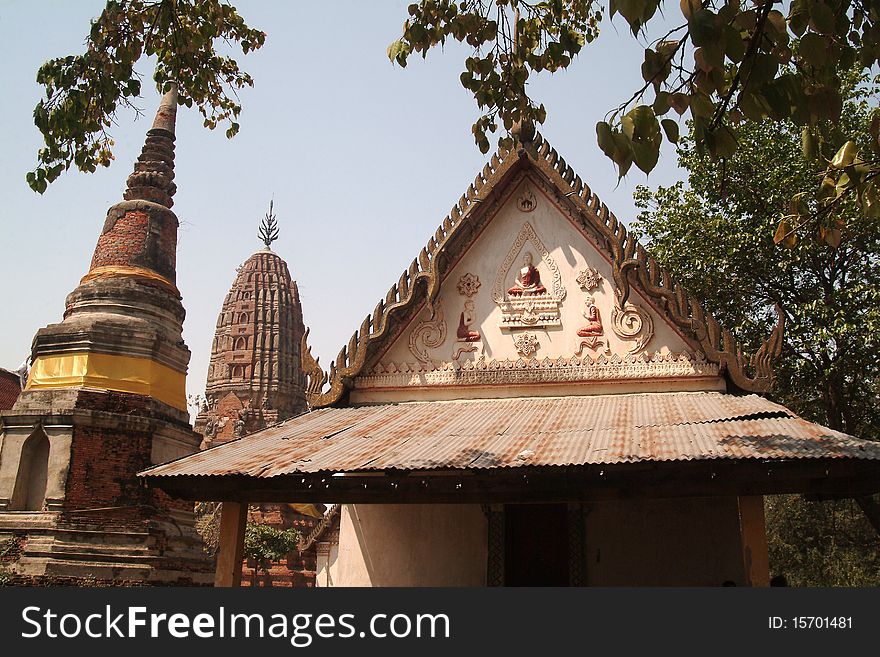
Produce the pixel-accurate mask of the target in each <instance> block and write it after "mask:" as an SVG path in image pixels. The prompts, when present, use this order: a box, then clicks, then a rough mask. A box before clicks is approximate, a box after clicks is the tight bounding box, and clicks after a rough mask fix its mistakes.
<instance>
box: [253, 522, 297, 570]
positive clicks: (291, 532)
mask: <svg viewBox="0 0 880 657" xmlns="http://www.w3.org/2000/svg"><path fill="white" fill-rule="evenodd" d="M301 538H302V535H301V534H300V533H299V532H298V531H297V530H296V529H293V528H290V529H275V528H274V527H270V526H269V525H264V524H259V523H253V522H249V523H248V524H247V528H246V529H245V532H244V556H245V558H246V559H253V560H254V562H255V563H256V565H257V568H258V569H260V570H262V571H263V572H268V571H269V567H270V565H271V563H272V562H273V561H279V560H281V559H284V558H285V557H287V555H288V554H291V553H292V552H296V550H297V543H299V541H300V539H301Z"/></svg>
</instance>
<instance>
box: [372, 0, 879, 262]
mask: <svg viewBox="0 0 880 657" xmlns="http://www.w3.org/2000/svg"><path fill="white" fill-rule="evenodd" d="M664 10H665V11H664ZM783 12H787V13H783ZM408 13H409V18H408V19H407V20H406V22H405V23H404V27H403V34H402V36H401V38H400V39H398V40H397V41H395V42H394V43H392V44H391V46H390V47H389V49H388V56H389V57H390V58H391V60H392V61H395V62H397V63H398V64H400V65H402V66H403V65H406V61H407V58H408V57H409V56H410V55H411V54H412V53H419V54H421V55H422V56H425V55H426V53H427V51H428V50H430V49H431V48H433V47H436V46H438V45H440V46H442V45H443V44H444V43H445V42H446V40H447V39H448V38H449V37H452V38H454V39H456V40H458V41H462V42H466V43H467V44H468V45H470V46H472V47H473V48H474V54H473V55H472V56H471V57H469V58H468V59H467V60H466V61H465V69H466V70H465V72H464V73H462V76H461V82H462V84H463V85H464V86H465V88H467V89H469V90H470V91H471V92H473V94H474V97H475V99H476V101H477V105H478V106H479V107H480V109H481V111H482V112H483V113H482V115H481V116H480V117H479V119H478V120H477V122H476V123H475V124H474V126H473V132H474V137H475V139H476V142H477V144H478V145H479V147H480V149H481V150H483V151H484V152H485V151H487V150H488V148H489V143H488V140H487V138H486V132H487V131H495V130H496V129H497V127H498V122H499V121H500V122H501V124H503V126H504V127H505V128H506V129H508V130H510V128H511V126H512V125H513V124H514V123H515V122H516V121H518V120H532V121H536V122H538V123H542V122H543V121H544V118H545V116H546V112H545V109H544V106H543V105H536V104H535V103H534V101H533V100H532V99H531V98H530V97H529V94H528V89H527V86H526V80H528V78H529V76H530V74H531V73H535V72H539V71H542V70H549V71H555V70H559V69H563V68H566V67H568V66H569V65H570V64H571V62H572V60H573V58H574V57H575V56H576V55H577V54H579V53H580V52H581V48H582V46H584V45H585V44H586V43H589V42H590V41H592V40H593V39H595V37H596V36H597V34H598V27H599V21H600V19H601V17H602V14H603V10H602V3H600V2H598V1H597V0H544V1H541V2H533V1H529V0H465V1H463V2H456V1H455V0H420V2H417V3H415V4H412V5H410V6H409V8H408ZM607 13H608V17H609V18H610V19H612V20H613V19H614V18H615V17H616V16H619V17H620V18H621V19H622V20H623V21H624V22H625V23H626V24H627V25H628V27H629V30H630V32H631V34H632V36H633V37H638V38H640V39H644V40H646V41H647V43H648V47H647V48H645V53H644V61H643V63H642V65H641V67H640V68H641V70H640V74H641V75H640V77H641V82H640V83H638V84H635V83H634V87H637V88H636V90H635V92H634V93H633V95H632V96H631V97H630V98H629V99H627V100H625V101H624V102H622V103H621V104H620V105H619V106H618V107H616V108H612V109H610V110H609V112H608V115H607V117H606V120H605V121H601V122H599V123H598V124H597V126H596V135H597V141H598V144H599V147H600V148H601V149H602V151H603V152H604V153H605V154H606V155H607V156H608V157H609V158H610V159H611V160H613V161H614V163H615V164H616V165H617V167H618V171H619V174H620V175H621V176H623V175H625V174H626V173H627V172H628V171H629V169H630V167H631V166H632V165H633V164H635V165H636V166H637V167H638V168H639V169H641V170H642V171H644V172H646V173H647V172H650V171H651V170H652V169H653V168H654V167H655V166H656V164H657V161H658V158H659V155H660V146H661V143H662V141H663V138H664V136H665V138H666V139H667V140H668V141H669V142H672V143H675V142H677V140H678V136H679V127H678V123H677V118H674V117H689V118H690V120H691V136H692V144H693V146H694V148H695V149H696V150H697V151H698V152H700V153H707V154H708V155H709V156H710V157H712V158H714V159H717V160H723V159H725V158H730V157H732V156H733V155H734V154H735V153H736V151H737V148H738V147H739V146H740V142H741V134H740V133H741V130H740V126H741V123H742V122H743V121H744V120H748V121H753V122H754V121H763V120H770V121H788V122H792V123H794V124H795V125H797V126H801V127H803V128H804V130H803V139H804V151H805V153H806V154H807V155H808V156H809V157H810V158H811V159H812V158H814V157H816V153H817V152H818V149H817V141H818V135H817V131H816V127H817V126H818V125H819V124H820V123H822V122H823V121H832V122H833V121H837V120H838V119H840V118H841V110H842V107H843V101H842V83H843V81H842V79H841V77H840V75H839V74H838V71H839V70H847V69H850V68H851V67H853V66H858V67H859V68H861V69H862V70H865V71H870V69H871V67H873V66H874V65H875V64H876V63H877V61H878V57H880V3H877V2H866V1H864V0H793V1H791V2H786V3H783V2H779V1H774V0H753V2H750V3H749V2H742V0H680V1H679V2H677V3H675V2H671V1H668V0H667V1H666V2H664V1H663V0H609V3H608V12H607ZM660 15H662V16H663V18H660V19H658V16H660ZM676 17H677V18H678V20H676ZM670 21H671V22H672V23H673V25H674V26H673V27H672V28H671V29H667V27H668V25H669V24H670ZM658 25H661V26H662V27H661V28H660V31H661V32H662V33H659V34H654V32H656V31H657V26H658ZM649 30H653V32H650V33H649ZM637 75H638V74H636V73H635V72H634V76H633V77H634V80H635V79H638V78H637ZM661 117H666V118H661ZM864 118H865V121H866V122H865V124H864V125H863V126H860V129H861V130H862V131H863V132H864V131H867V130H868V129H870V132H871V135H872V140H870V141H869V142H868V143H867V144H866V148H862V149H861V150H859V151H858V152H857V150H856V148H855V141H854V140H851V139H850V136H849V135H846V134H844V135H840V136H839V137H838V139H836V140H835V141H833V142H831V146H832V147H833V149H832V151H838V149H839V150H840V153H839V155H838V156H837V157H836V158H830V157H829V158H828V160H829V161H828V162H827V163H826V166H825V167H824V168H825V169H826V175H825V176H823V179H824V180H825V182H823V185H822V186H817V185H816V184H815V181H812V180H810V181H807V185H806V186H805V187H804V188H802V189H798V190H795V191H794V192H793V194H801V196H798V197H796V198H794V200H793V201H792V203H793V205H794V209H795V212H793V213H790V215H793V216H795V217H800V218H803V215H802V214H801V213H800V209H802V208H801V206H800V205H799V200H800V199H803V198H804V197H805V196H806V194H802V192H804V191H805V190H807V189H811V190H813V191H811V195H812V196H813V197H815V200H817V201H819V202H821V204H822V208H821V209H822V213H821V214H820V215H819V221H818V222H815V221H814V222H813V224H812V226H811V227H812V228H813V229H815V230H819V231H826V232H825V233H823V234H826V233H827V230H828V229H829V228H830V229H832V230H833V229H834V225H835V223H837V222H838V221H839V219H840V217H841V216H843V215H842V214H841V213H839V212H837V207H838V206H837V204H836V203H835V201H836V200H837V199H838V198H839V197H841V196H844V197H847V198H850V199H854V200H855V201H856V203H857V204H858V205H860V206H861V208H862V210H863V212H865V214H867V215H869V216H871V217H872V218H875V219H876V218H880V190H878V189H877V188H875V187H874V184H873V180H874V178H875V176H877V175H878V174H880V162H877V161H875V155H874V154H875V153H878V152H880V151H878V145H877V137H878V133H880V117H878V114H876V113H872V114H871V115H870V116H866V117H864ZM505 140H508V141H509V137H507V136H503V137H502V138H501V142H502V144H501V145H506V143H505ZM859 153H861V156H859ZM869 153H870V154H871V155H868V154H869ZM829 184H830V185H831V188H832V189H833V190H834V192H833V196H832V197H829ZM788 205H789V199H786V203H785V206H788ZM830 206H835V207H834V208H833V210H829V209H827V208H829V207H830ZM782 207H783V206H780V209H781V208H782ZM788 219H789V221H788V226H789V227H790V228H793V227H792V226H791V217H789V218H788ZM778 223H779V222H778V217H777V224H778ZM802 223H803V222H802ZM776 227H777V226H774V228H776ZM781 230H782V231H783V233H782V234H783V235H785V236H789V238H788V242H789V243H790V242H791V241H792V240H791V237H790V235H793V234H794V233H795V231H794V230H789V229H787V228H784V227H783V228H781ZM783 239H784V238H783ZM826 241H827V242H829V243H832V242H833V240H831V239H829V240H826ZM832 245H833V244H832Z"/></svg>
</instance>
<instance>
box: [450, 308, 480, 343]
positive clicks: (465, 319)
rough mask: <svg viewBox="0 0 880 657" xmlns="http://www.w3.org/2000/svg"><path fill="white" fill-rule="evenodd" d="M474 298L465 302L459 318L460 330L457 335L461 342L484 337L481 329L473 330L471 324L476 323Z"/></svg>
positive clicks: (474, 340) (475, 340)
mask: <svg viewBox="0 0 880 657" xmlns="http://www.w3.org/2000/svg"><path fill="white" fill-rule="evenodd" d="M474 321H476V320H475V318H474V300H473V299H467V300H465V302H464V310H463V311H462V313H461V316H460V318H459V320H458V331H457V333H456V337H457V338H458V341H459V342H478V341H480V340H481V339H482V338H481V337H480V333H479V331H471V324H473V323H474Z"/></svg>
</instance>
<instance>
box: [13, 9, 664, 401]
mask: <svg viewBox="0 0 880 657" xmlns="http://www.w3.org/2000/svg"><path fill="white" fill-rule="evenodd" d="M234 4H235V5H236V6H237V7H238V9H239V11H240V12H241V14H242V15H243V16H244V17H245V19H246V20H247V21H248V23H249V24H250V25H252V26H253V27H259V28H261V29H263V30H264V31H265V32H267V34H268V38H267V41H266V45H265V46H264V47H263V48H262V49H261V50H260V51H258V52H256V53H254V54H251V55H248V56H247V57H244V58H241V59H240V63H241V64H242V65H243V67H244V68H245V70H247V71H249V72H250V73H251V74H252V75H253V77H254V79H255V81H256V84H255V87H254V88H253V89H248V90H245V91H244V92H243V93H242V94H241V100H242V105H243V106H244V111H243V113H242V117H241V125H242V128H241V132H240V134H239V135H238V136H237V137H235V138H234V139H232V140H227V139H226V138H225V136H224V135H223V132H222V131H221V130H217V131H215V132H210V131H208V130H205V129H204V128H202V127H201V120H200V117H199V115H198V113H197V112H196V111H195V110H187V109H186V108H181V111H180V112H179V114H178V132H177V135H178V136H177V168H176V171H177V178H176V182H177V185H178V193H177V195H176V197H175V205H174V210H175V212H176V213H177V216H178V218H179V219H180V222H181V229H180V239H179V246H178V274H177V281H178V286H179V288H180V290H181V292H182V294H183V303H184V306H185V307H186V311H187V318H186V322H185V324H184V337H185V339H186V343H187V344H188V345H189V348H190V349H191V350H192V354H193V355H192V361H191V363H190V372H189V377H188V384H187V387H188V391H189V392H190V393H200V392H202V391H203V389H204V384H205V375H206V372H207V366H208V358H209V356H210V347H211V339H212V337H213V332H214V326H215V323H216V320H217V313H218V312H219V310H220V306H221V304H222V302H223V297H224V296H225V294H226V292H227V291H228V289H229V286H230V284H231V283H232V280H233V278H234V276H235V267H236V266H237V265H239V264H240V263H241V262H243V261H244V260H245V259H246V258H247V257H248V256H249V255H250V254H251V253H252V252H254V251H256V250H257V249H258V248H260V246H261V244H260V242H259V241H258V239H257V237H256V231H257V226H258V224H259V221H260V218H261V217H262V216H263V214H264V212H265V211H266V208H267V206H268V203H269V198H270V197H271V196H272V195H273V194H274V196H275V210H276V214H277V216H278V220H279V223H280V228H281V238H280V239H279V240H278V242H276V243H275V244H274V245H273V248H274V249H275V250H276V251H277V252H278V253H279V254H280V255H281V256H282V257H283V258H284V259H285V260H287V263H288V265H289V266H290V270H291V273H292V275H293V277H294V278H295V279H296V280H297V281H298V283H299V288H300V292H301V295H302V302H303V312H304V315H305V321H306V324H307V325H309V326H311V328H312V334H311V338H312V339H311V343H312V345H313V352H314V353H316V354H318V355H320V356H321V362H322V364H325V366H326V364H327V363H329V361H330V360H331V359H332V358H333V357H335V355H336V354H337V352H338V351H339V349H340V347H341V346H342V345H343V344H346V343H347V342H348V338H349V337H350V336H351V333H352V332H353V331H354V330H355V329H356V328H357V327H358V326H359V325H360V323H361V321H362V319H363V318H364V316H365V315H367V313H369V312H371V311H372V309H373V308H374V307H375V305H376V302H377V301H378V300H379V298H381V297H384V296H385V293H386V292H387V290H388V288H389V287H390V286H391V284H392V283H393V282H395V281H396V280H397V278H398V277H399V276H400V273H401V271H403V269H405V268H406V267H407V265H408V264H409V263H410V262H411V261H412V259H413V258H414V257H415V256H416V255H417V254H418V252H419V250H420V249H421V247H422V246H424V244H425V243H426V242H427V240H428V238H429V237H430V236H431V235H432V234H433V233H434V231H435V230H436V228H437V226H438V225H439V224H440V222H441V221H442V219H443V217H444V216H445V215H446V213H447V212H448V211H449V209H450V208H451V207H452V205H453V203H455V201H456V200H458V198H459V197H460V196H461V194H462V192H464V190H465V189H466V188H467V186H468V184H469V183H470V182H471V181H472V180H473V178H474V176H475V174H476V173H477V171H478V170H479V169H480V168H482V166H483V164H484V163H485V160H486V157H485V156H483V155H482V154H481V153H480V152H479V150H478V149H477V148H476V146H475V145H474V143H473V139H472V137H471V134H470V125H471V123H472V122H473V120H474V118H475V117H476V116H477V109H476V106H475V104H474V101H473V99H472V97H471V95H470V93H469V92H468V91H466V90H465V89H464V88H463V87H462V86H461V84H460V83H459V81H458V76H459V73H460V71H461V70H462V64H463V61H464V58H465V57H466V56H467V54H468V49H467V48H465V47H462V46H460V45H458V44H454V45H450V46H448V47H447V48H446V50H445V52H440V51H439V50H438V51H436V52H432V53H431V54H430V55H429V56H428V59H427V61H426V62H422V61H421V60H420V59H418V58H414V59H413V60H412V63H411V64H410V65H409V66H408V67H407V68H406V69H401V68H399V67H395V66H392V65H391V64H390V63H389V62H388V59H387V57H386V55H385V49H386V47H387V45H388V44H389V43H390V42H391V41H392V40H394V39H395V38H397V36H399V33H400V26H401V25H402V23H403V21H404V19H405V18H406V6H407V4H408V2H406V1H401V0H383V1H381V2H378V1H376V2H362V1H361V2H357V1H354V0H348V1H341V0H336V1H334V2H321V3H316V2H298V1H291V2H268V1H263V2H257V1H256V0H239V1H238V2H235V3H234ZM103 5H104V2H103V0H78V1H77V2H70V1H69V0H41V1H40V2H34V1H32V0H0V49H2V52H3V55H4V62H5V65H4V66H3V67H2V68H0V85H2V89H3V92H2V98H3V102H2V103H0V197H2V204H0V247H2V258H0V300H2V308H3V314H4V318H3V322H2V329H0V367H5V368H7V369H14V368H15V367H17V366H18V365H19V364H20V363H21V361H22V360H23V359H24V358H25V356H26V355H27V354H28V352H29V350H30V343H31V340H32V338H33V335H34V333H35V332H36V330H37V329H39V328H40V327H42V326H45V325H47V324H50V323H54V322H58V321H60V320H61V316H62V313H63V310H64V299H65V297H66V295H67V294H68V293H69V292H71V291H72V290H73V289H74V288H75V287H76V285H77V283H78V281H79V279H80V277H82V276H83V275H84V274H85V273H86V272H87V270H88V266H89V260H90V258H91V255H92V251H93V249H94V246H95V242H96V240H97V237H98V233H99V230H100V228H101V225H102V224H103V221H104V217H105V214H106V211H107V208H108V207H109V206H110V205H112V204H114V203H116V202H117V201H119V200H120V199H121V195H122V191H123V189H124V186H125V179H126V177H127V176H128V174H129V173H130V172H131V170H132V165H133V162H134V160H135V159H136V158H137V156H138V154H139V152H140V148H141V145H142V144H143V140H144V134H145V132H146V130H148V129H149V124H150V121H151V120H152V114H153V113H154V112H155V109H156V106H157V104H158V94H157V93H156V92H155V87H154V85H153V84H152V82H151V73H152V71H151V70H149V68H148V67H147V66H146V64H145V63H142V65H141V66H140V67H139V70H140V72H141V73H142V74H144V76H145V84H144V91H145V98H143V99H142V100H141V101H140V103H139V106H140V107H141V109H143V110H144V114H145V115H146V116H145V118H141V119H140V120H138V121H134V120H133V116H132V115H128V114H123V115H121V116H120V117H119V125H118V127H117V128H116V129H115V130H114V131H113V136H114V138H115V139H116V143H117V146H116V161H115V162H114V164H113V165H112V166H111V167H110V168H109V169H102V170H101V171H99V172H98V173H96V174H91V175H85V174H80V173H76V172H72V173H67V174H65V175H64V176H62V178H61V179H60V180H58V181H56V182H55V183H54V184H52V185H50V187H49V190H48V191H47V192H46V193H45V194H44V195H43V196H39V195H38V194H35V193H34V192H32V191H30V189H29V188H28V187H27V185H26V184H25V181H24V174H25V173H26V172H27V171H28V170H29V169H30V168H32V167H33V165H34V162H35V154H36V151H37V148H38V147H39V146H40V137H39V133H38V132H37V130H36V128H35V127H34V126H33V123H32V118H31V114H32V111H33V107H34V105H35V104H36V102H37V100H38V99H39V97H40V88H39V87H38V86H37V84H36V83H35V82H34V78H35V74H36V71H37V68H38V67H39V65H40V64H41V63H42V62H43V61H45V60H46V59H49V58H51V57H56V56H63V55H67V54H72V53H78V52H80V51H81V50H82V44H83V41H84V38H85V35H86V34H87V32H88V28H89V20H90V19H91V18H93V17H95V16H97V15H98V14H99V13H100V11H101V8H102V7H103ZM670 11H675V12H676V13H677V5H676V6H675V8H670ZM658 29H659V26H658ZM642 51H643V46H641V45H639V44H638V43H636V42H634V41H633V40H632V38H631V37H630V36H629V32H628V29H627V27H626V25H625V24H624V23H623V21H622V20H621V19H620V18H619V17H618V18H616V19H615V21H614V22H613V23H611V22H609V21H608V20H607V19H606V20H605V21H604V23H603V33H602V35H601V36H600V38H599V39H598V41H597V42H595V43H594V44H590V45H589V46H587V47H586V48H585V49H584V50H583V52H582V54H581V56H580V57H579V58H578V59H577V60H576V61H575V63H574V64H573V65H572V67H571V70H570V71H568V72H564V73H558V74H555V75H552V76H551V75H549V74H543V75H541V76H538V77H537V78H535V79H533V82H532V87H531V89H532V93H533V97H534V98H536V99H538V100H540V101H543V102H544V103H545V104H546V106H547V108H548V119H547V122H546V123H545V125H544V127H543V128H541V130H542V132H543V134H544V135H545V136H546V137H547V138H548V139H549V140H550V142H551V143H552V144H553V145H554V147H555V148H556V149H557V151H559V153H560V154H561V155H562V156H563V157H564V158H565V160H566V161H567V162H568V163H569V164H570V165H571V166H573V167H574V169H575V170H576V171H577V172H578V173H579V174H580V175H581V177H582V178H583V179H584V181H585V182H587V183H588V184H589V185H590V186H591V187H592V189H593V190H594V191H595V192H596V193H597V194H598V195H599V196H600V197H601V198H602V199H603V201H605V203H606V204H607V205H608V206H609V207H610V208H611V209H612V210H613V211H614V212H615V214H617V216H618V217H619V218H620V219H623V220H624V221H629V220H631V219H632V217H633V216H634V214H635V209H634V206H633V203H632V192H633V190H634V189H635V187H636V185H638V184H644V183H645V182H646V178H645V176H644V175H643V174H642V173H641V172H638V171H635V168H633V169H634V171H633V172H632V173H631V174H630V175H629V176H628V177H627V179H625V180H624V181H623V182H621V183H620V185H619V186H618V185H617V176H616V173H615V171H614V169H613V166H612V164H611V163H610V161H609V160H607V159H606V158H605V157H604V155H602V153H601V152H600V151H599V149H598V147H597V146H596V138H595V124H596V122H597V121H599V120H601V119H602V118H603V117H604V115H605V113H606V112H607V111H608V110H609V109H611V108H613V107H615V106H617V105H618V104H619V103H620V102H621V101H622V100H624V99H625V98H628V97H629V96H630V95H631V93H632V92H633V91H634V90H635V89H637V88H638V87H639V86H640V83H641V76H640V74H639V66H640V64H641V61H642ZM674 159H675V158H674V153H673V152H671V149H669V148H668V146H665V147H664V157H663V158H661V163H660V165H659V166H658V168H657V169H656V170H655V171H654V172H653V173H652V174H651V176H650V178H649V179H647V182H648V183H649V184H650V185H652V186H656V185H659V184H663V185H667V184H670V183H671V182H673V181H675V180H678V179H679V177H680V175H681V174H680V172H679V171H678V169H677V168H676V166H675V161H674Z"/></svg>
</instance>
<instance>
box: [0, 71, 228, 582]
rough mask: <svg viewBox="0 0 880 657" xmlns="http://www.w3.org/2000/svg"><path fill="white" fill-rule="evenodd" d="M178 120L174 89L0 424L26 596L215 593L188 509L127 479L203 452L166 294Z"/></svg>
mask: <svg viewBox="0 0 880 657" xmlns="http://www.w3.org/2000/svg"><path fill="white" fill-rule="evenodd" d="M176 112H177V90H176V87H174V86H172V87H171V89H170V90H169V91H168V93H166V94H165V95H164V96H163V98H162V101H161V105H160V107H159V111H158V113H157V115H156V119H155V121H154V122H153V126H152V128H151V129H150V130H149V132H148V133H147V139H146V143H145V145H144V147H143V151H142V153H141V155H140V157H139V158H138V160H137V162H136V164H135V167H134V172H133V173H132V174H131V175H130V176H129V177H128V183H127V189H126V191H125V194H124V199H125V200H124V201H122V202H120V203H117V204H116V205H114V206H113V207H111V208H110V210H109V211H108V213H107V219H106V221H105V222H104V227H103V229H102V231H101V235H100V237H99V238H98V244H97V246H96V247H95V252H94V256H93V258H92V262H91V266H90V268H89V272H88V274H86V275H85V276H84V277H83V278H82V280H81V282H80V284H79V286H78V287H77V288H76V289H75V290H74V291H73V292H72V293H71V294H70V295H69V296H68V297H67V302H66V307H65V311H64V319H63V321H62V322H60V323H58V324H52V325H50V326H47V327H45V328H43V329H40V330H39V331H38V332H37V334H36V336H35V337H34V341H33V346H32V354H31V358H32V367H31V371H30V374H29V378H28V382H27V385H26V387H25V390H24V391H23V392H22V394H21V396H20V397H19V399H18V401H17V402H16V404H15V406H14V407H13V408H12V409H11V410H9V411H5V412H3V413H2V415H0V538H4V537H10V536H11V537H13V538H14V540H15V541H16V544H17V550H18V553H17V558H16V560H15V562H14V563H13V564H12V570H13V572H14V573H15V577H17V578H18V579H20V580H21V581H22V582H23V583H28V582H38V581H39V582H49V583H77V582H81V581H83V580H85V579H90V580H91V579H96V580H99V581H101V580H106V581H108V582H110V581H112V582H113V583H116V584H119V583H135V582H146V583H161V584H168V583H196V584H208V583H210V582H212V580H213V575H212V567H211V562H210V559H209V558H208V557H207V555H206V553H205V552H204V550H203V547H202V542H201V539H200V538H199V536H198V535H197V534H196V532H195V531H194V529H193V526H192V519H193V514H192V506H191V504H190V503H186V502H179V501H174V500H171V499H170V498H168V497H167V496H165V495H163V494H162V493H159V492H157V491H155V490H151V489H148V488H144V487H143V486H140V485H139V484H138V482H137V479H136V477H135V473H137V472H138V471H139V470H142V469H144V468H147V467H149V466H150V465H152V464H156V463H162V462H164V461H167V460H169V459H173V458H176V457H179V456H183V455H185V454H189V453H191V452H193V451H196V450H197V449H198V445H199V440H200V436H199V435H198V434H196V433H194V432H193V430H192V428H191V427H190V425H189V420H188V413H187V404H186V371H187V366H188V364H189V359H190V352H189V349H188V348H187V346H186V345H185V344H184V342H183V336H182V325H183V319H184V315H185V312H184V309H183V305H182V304H181V296H180V292H179V291H178V289H177V286H176V284H175V278H176V250H177V228H178V221H177V217H176V216H175V214H174V212H172V210H171V207H172V205H173V201H172V197H173V196H174V193H175V191H176V186H175V184H174V140H175V117H176Z"/></svg>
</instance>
